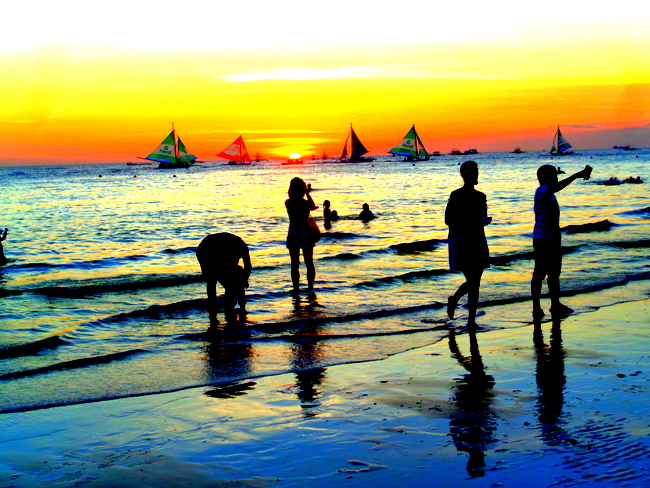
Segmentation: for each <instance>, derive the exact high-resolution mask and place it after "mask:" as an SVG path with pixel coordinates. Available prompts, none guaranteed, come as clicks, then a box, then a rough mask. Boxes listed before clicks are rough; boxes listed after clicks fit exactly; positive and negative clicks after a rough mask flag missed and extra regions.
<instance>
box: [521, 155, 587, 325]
mask: <svg viewBox="0 0 650 488" xmlns="http://www.w3.org/2000/svg"><path fill="white" fill-rule="evenodd" d="M590 175H591V166H589V165H587V166H585V169H583V170H582V171H579V172H577V173H574V174H572V175H571V176H569V177H567V178H564V179H563V180H562V181H558V178H557V171H556V170H555V167H554V166H551V165H550V164H545V165H543V166H540V168H539V169H538V170H537V179H538V181H539V185H540V186H539V187H537V190H536V191H535V227H534V229H533V249H534V251H535V269H534V271H533V276H532V279H531V282H530V291H531V295H532V297H533V317H534V318H541V317H543V316H544V311H543V310H542V307H541V306H540V296H541V294H542V283H543V282H544V278H547V281H546V282H547V284H548V291H549V294H550V295H551V309H550V310H551V314H553V315H567V314H570V313H572V312H573V310H572V309H571V308H569V307H567V306H566V305H564V304H562V303H560V273H561V272H562V237H561V234H560V206H559V205H558V203H557V198H555V194H556V193H557V192H559V191H560V190H563V189H564V188H566V187H567V186H569V185H570V184H571V183H573V182H574V181H575V180H577V179H578V178H584V179H585V180H587V179H589V177H590Z"/></svg>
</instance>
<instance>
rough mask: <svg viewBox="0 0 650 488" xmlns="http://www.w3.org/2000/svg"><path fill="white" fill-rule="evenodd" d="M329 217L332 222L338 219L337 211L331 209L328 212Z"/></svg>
mask: <svg viewBox="0 0 650 488" xmlns="http://www.w3.org/2000/svg"><path fill="white" fill-rule="evenodd" d="M330 218H331V219H332V222H336V221H338V220H339V213H338V212H337V211H336V210H332V213H331V214H330Z"/></svg>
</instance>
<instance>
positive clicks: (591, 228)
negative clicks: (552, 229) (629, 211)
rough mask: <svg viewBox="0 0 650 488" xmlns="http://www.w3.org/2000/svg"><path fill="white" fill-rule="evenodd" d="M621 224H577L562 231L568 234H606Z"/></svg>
mask: <svg viewBox="0 0 650 488" xmlns="http://www.w3.org/2000/svg"><path fill="white" fill-rule="evenodd" d="M618 225H620V224H615V223H614V222H610V221H609V220H607V219H605V220H600V221H598V222H590V223H587V224H575V225H567V226H566V227H562V231H563V232H565V233H567V234H582V233H587V232H605V231H608V230H610V229H611V228H612V227H616V226H618Z"/></svg>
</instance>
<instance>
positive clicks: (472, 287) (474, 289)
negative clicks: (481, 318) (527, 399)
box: [463, 269, 483, 327]
mask: <svg viewBox="0 0 650 488" xmlns="http://www.w3.org/2000/svg"><path fill="white" fill-rule="evenodd" d="M463 274H464V275H465V279H466V280H467V287H468V291H467V307H468V308H469V314H468V317H467V326H468V327H476V309H477V308H478V297H479V290H480V287H481V277H482V276H483V270H482V269H477V270H472V271H464V272H463Z"/></svg>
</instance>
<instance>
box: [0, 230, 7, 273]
mask: <svg viewBox="0 0 650 488" xmlns="http://www.w3.org/2000/svg"><path fill="white" fill-rule="evenodd" d="M7 232H9V229H7V228H6V227H5V231H4V234H3V235H1V236H0V266H4V265H5V264H7V263H8V262H9V260H8V259H7V258H6V256H5V250H4V247H2V241H4V240H5V239H6V238H7Z"/></svg>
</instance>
